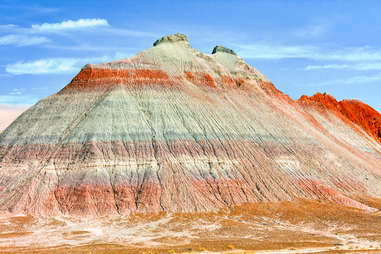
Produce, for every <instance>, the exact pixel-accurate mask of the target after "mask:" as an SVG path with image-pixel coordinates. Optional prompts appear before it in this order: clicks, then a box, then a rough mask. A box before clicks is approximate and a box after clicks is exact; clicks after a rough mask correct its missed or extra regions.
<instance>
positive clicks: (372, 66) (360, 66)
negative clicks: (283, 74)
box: [304, 62, 381, 71]
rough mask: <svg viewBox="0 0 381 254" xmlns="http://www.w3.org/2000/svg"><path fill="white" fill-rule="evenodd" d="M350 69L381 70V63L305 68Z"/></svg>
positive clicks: (309, 68) (311, 67)
mask: <svg viewBox="0 0 381 254" xmlns="http://www.w3.org/2000/svg"><path fill="white" fill-rule="evenodd" d="M321 69H350V70H357V71H369V70H381V63H380V62H375V63H359V64H325V65H307V66H306V67H305V68H304V70H307V71H310V70H321Z"/></svg>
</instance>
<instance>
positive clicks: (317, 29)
mask: <svg viewBox="0 0 381 254" xmlns="http://www.w3.org/2000/svg"><path fill="white" fill-rule="evenodd" d="M326 32H327V25H323V24H320V25H314V26H308V27H305V28H304V29H300V30H298V31H295V32H294V33H293V34H294V35H295V36H297V37H303V38H311V37H319V36H321V35H323V34H325V33H326Z"/></svg>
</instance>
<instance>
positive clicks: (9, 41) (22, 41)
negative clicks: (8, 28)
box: [0, 34, 50, 47]
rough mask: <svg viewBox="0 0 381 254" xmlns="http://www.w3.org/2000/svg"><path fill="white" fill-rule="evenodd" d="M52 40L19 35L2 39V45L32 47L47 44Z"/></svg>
mask: <svg viewBox="0 0 381 254" xmlns="http://www.w3.org/2000/svg"><path fill="white" fill-rule="evenodd" d="M49 41H50V40H49V39H48V38H46V37H42V36H29V35H18V34H9V35H5V36H1V37H0V45H2V46H8V45H14V46H18V47H21V46H30V45H38V44H43V43H47V42H49Z"/></svg>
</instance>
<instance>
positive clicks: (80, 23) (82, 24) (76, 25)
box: [32, 19, 109, 32]
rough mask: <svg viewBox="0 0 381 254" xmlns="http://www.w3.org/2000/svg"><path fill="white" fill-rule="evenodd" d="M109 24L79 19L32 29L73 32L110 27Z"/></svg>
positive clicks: (35, 25) (103, 20)
mask: <svg viewBox="0 0 381 254" xmlns="http://www.w3.org/2000/svg"><path fill="white" fill-rule="evenodd" d="M108 25H109V24H108V22H107V20H105V19H78V20H66V21H62V22H61V23H43V24H40V25H37V24H34V25H32V29H33V30H36V31H42V32H44V31H46V32H49V31H61V30H73V29H80V28H89V27H96V26H108Z"/></svg>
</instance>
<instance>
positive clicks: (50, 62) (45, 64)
mask: <svg viewBox="0 0 381 254" xmlns="http://www.w3.org/2000/svg"><path fill="white" fill-rule="evenodd" d="M110 59H111V58H110V57H107V56H104V57H93V58H64V57H60V58H46V59H39V60H35V61H30V62H17V63H13V64H8V65H6V67H5V70H6V71H7V72H8V73H11V74H14V75H20V74H57V73H58V74H59V73H75V72H78V71H79V70H80V69H81V67H82V66H83V65H85V64H87V63H89V62H92V63H94V62H102V61H108V60H110Z"/></svg>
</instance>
